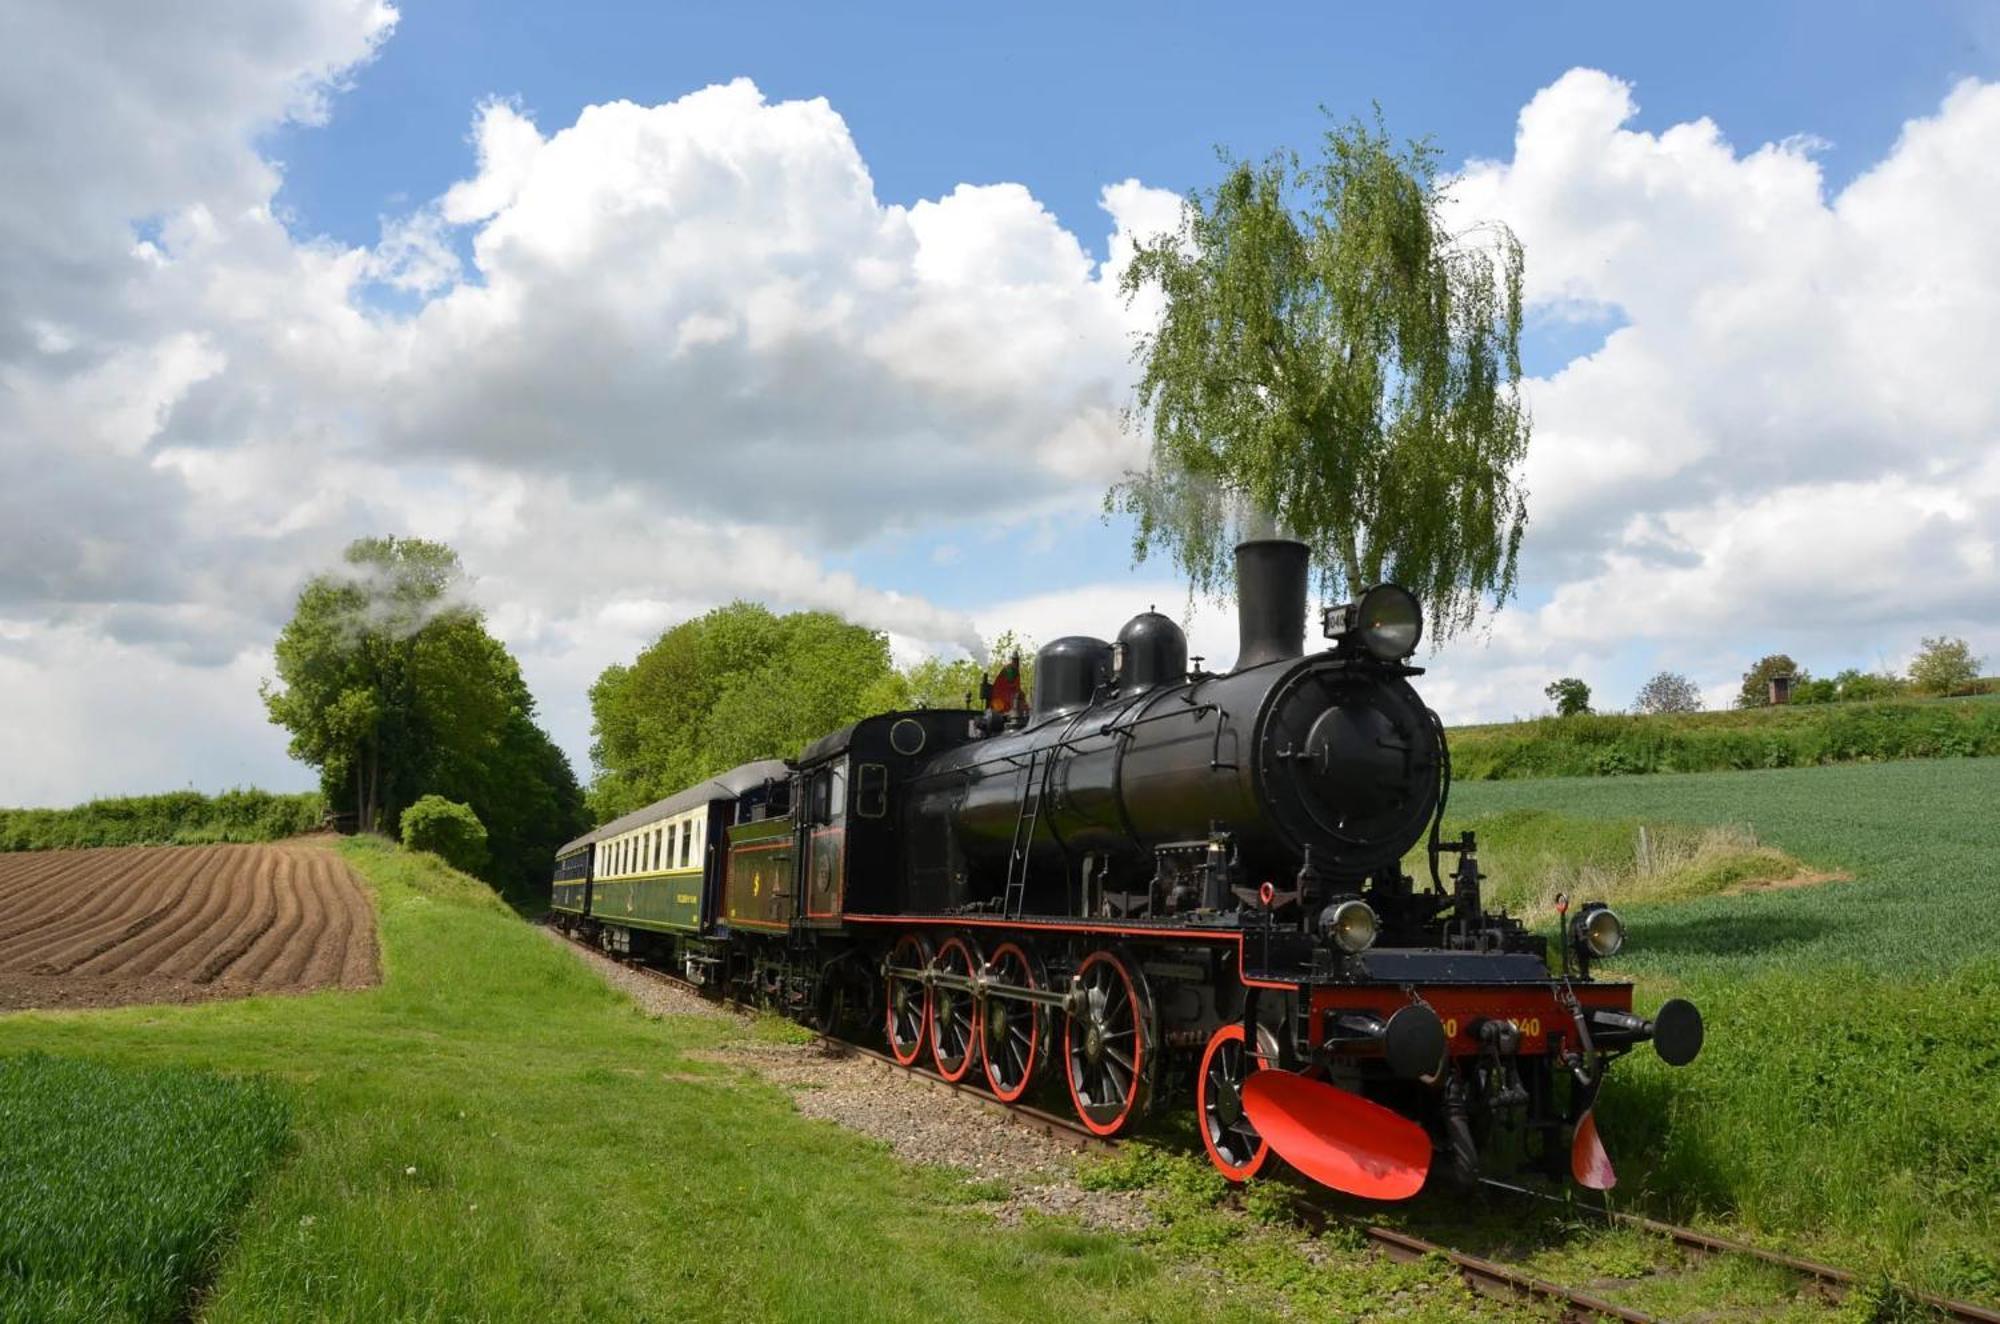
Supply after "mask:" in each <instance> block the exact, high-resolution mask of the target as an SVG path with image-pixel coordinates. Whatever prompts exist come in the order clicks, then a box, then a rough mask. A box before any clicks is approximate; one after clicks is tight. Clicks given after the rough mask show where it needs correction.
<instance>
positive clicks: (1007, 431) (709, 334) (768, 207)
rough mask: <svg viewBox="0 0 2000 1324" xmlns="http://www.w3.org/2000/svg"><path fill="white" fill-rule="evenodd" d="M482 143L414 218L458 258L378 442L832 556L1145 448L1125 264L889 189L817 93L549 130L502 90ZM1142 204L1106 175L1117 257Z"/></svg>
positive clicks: (1008, 200) (709, 103)
mask: <svg viewBox="0 0 2000 1324" xmlns="http://www.w3.org/2000/svg"><path fill="white" fill-rule="evenodd" d="M474 139H475V142H476V145H477V153H478V162H479V169H478V171H477V173H476V174H475V175H473V176H472V177H471V178H469V179H467V180H464V181H462V182H461V183H459V184H457V185H454V186H453V187H452V188H451V189H450V190H449V191H448V192H446V194H445V195H444V196H443V198H442V199H440V200H439V201H438V203H437V204H436V205H435V206H434V208H432V209H431V210H430V212H428V213H427V215H429V216H432V217H435V218H436V220H437V221H438V223H440V224H442V225H445V226H466V227H472V228H473V235H472V241H471V247H472V252H473V255H474V264H475V267H476V272H475V273H473V278H471V279H468V280H466V281H464V282H463V283H460V284H457V285H456V286H455V287H453V288H451V289H450V290H449V291H448V292H446V293H444V294H442V295H441V296H440V297H438V298H436V299H434V300H432V301H431V302H429V303H428V304H427V305H426V306H425V307H424V308H423V309H422V311H421V312H420V313H418V314H417V315H416V316H415V317H414V318H412V319H411V320H410V321H409V323H408V324H407V325H406V326H402V327H399V328H397V334H396V336H395V337H394V339H395V341H396V345H395V350H394V357H395V362H394V367H393V369H392V370H391V371H390V372H389V373H388V375H387V376H386V377H385V379H384V381H383V382H382V383H381V387H380V399H381V400H382V402H383V404H382V412H381V425H380V428H379V430H378V432H377V437H376V439H377V443H378V444H379V445H380V446H381V447H383V448H385V449H389V450H393V451H395V452H397V453H403V454H407V453H420V454H437V455H450V456H462V457H470V458H474V459H477V460H479V461H482V462H486V463H497V464H504V465H507V466H509V467H518V468H523V469H533V470H554V471H559V472H562V473H566V474H578V475H589V476H591V477H592V478H594V479H595V480H596V481H598V482H600V483H602V484H605V485H618V486H620V487H622V488H624V489H626V490H630V491H636V492H644V493H645V494H646V498H647V499H648V500H651V501H655V502H661V503H665V504H667V505H669V506H670V507H671V508H672V509H674V510H676V511H678V512H680V513H684V514H690V515H695V516H699V517H706V518H712V519H719V520H753V521H758V522H765V523H771V522H779V521H782V522H784V523H785V524H787V525H789V526H791V527H794V528H800V529H803V530H804V531H805V532H807V533H808V534H809V535H811V536H812V537H813V538H815V539H816V540H817V541H820V542H822V543H834V544H837V543H841V542H847V541H852V540H856V539H860V538H865V537H867V536H870V535H872V534H875V533H877V532H880V531H882V530H883V529H885V528H888V529H903V528H909V527H915V526H919V525H922V524H925V523H929V522H932V521H935V520H936V519H937V518H938V517H939V515H940V513H941V512H951V513H953V514H957V513H961V512H963V511H964V510H966V509H968V508H977V509H979V510H982V511H986V512H989V513H993V514H997V515H1006V514H1009V513H1012V512H1014V511H1016V510H1019V509H1021V508H1023V507H1025V506H1027V505H1030V504H1032V503H1034V502H1037V501H1042V500H1047V499H1049V498H1050V497H1052V496H1056V495H1068V494H1071V493H1073V491H1074V489H1075V486H1076V485H1077V483H1078V482H1079V480H1082V479H1086V478H1101V477H1104V476H1108V475H1115V474H1116V473H1117V472H1119V471H1120V470H1121V469H1122V468H1123V467H1125V466H1127V465H1128V464H1130V463H1132V462H1133V461H1134V459H1135V458H1136V457H1135V455H1134V453H1133V449H1132V441H1131V439H1130V438H1129V437H1128V436H1127V435H1126V434H1125V433H1124V432H1123V430H1122V429H1121V428H1120V426H1119V411H1120V410H1121V409H1122V407H1123V406H1124V405H1125V403H1126V402H1127V393H1128V390H1129V385H1128V383H1129V378H1130V372H1129V365H1128V363H1127V355H1128V352H1129V349H1128V346H1129V338H1130V331H1131V328H1132V326H1133V320H1132V318H1133V314H1132V313H1130V312H1128V311H1127V309H1126V308H1125V305H1124V301H1123V300H1122V299H1121V298H1120V297H1119V296H1118V294H1117V290H1116V281H1117V276H1118V273H1119V270H1120V269H1121V267H1120V264H1119V263H1117V262H1111V263H1106V264H1103V265H1102V266H1101V267H1100V264H1098V263H1096V262H1095V261H1093V260H1092V259H1091V257H1090V256H1089V255H1088V254H1087V253H1086V252H1085V250H1084V248H1083V246H1082V244H1081V243H1080V242H1079V241H1078V240H1077V238H1076V236H1075V235H1073V234H1071V233H1070V232H1069V231H1067V230H1065V229H1064V228H1063V227H1062V226H1061V225H1060V224H1059V223H1058V222H1057V221H1056V219H1055V218H1054V216H1052V215H1051V214H1050V213H1049V212H1048V210H1047V209H1046V208H1044V207H1043V206H1042V205H1041V204H1040V203H1039V202H1037V201H1036V200H1035V198H1034V196H1033V195H1032V194H1030V193H1029V192H1028V190H1027V189H1025V188H1023V187H1022V186H1020V185H1018V184H1008V183H1003V184H992V185H979V186H975V185H970V184H967V185H961V186H959V187H958V188H956V189H954V190H953V191H952V192H951V193H949V194H947V195H946V196H944V197H942V198H938V199H935V200H922V201H918V202H916V203H914V204H912V205H910V206H902V205H898V204H891V203H884V202H882V201H881V200H879V199H878V198H877V197H876V195H875V191H874V185H873V181H872V180H871V178H870V176H869V173H868V169H867V166H866V164H865V163H864V162H863V160H862V159H861V155H860V152H859V151H858V149H857V148H856V147H855V144H854V142H853V139H852V137H851V136H850V134H849V133H848V130H847V126H846V124H845V123H844V121H842V119H841V118H840V116H839V115H838V113H836V112H835V111H834V109H833V108H832V107H831V106H829V105H828V104H827V103H826V102H825V101H824V100H811V101H792V102H780V103H772V102H769V101H767V100H766V99H765V98H764V96H763V95H762V94H761V93H760V92H759V91H758V90H757V88H756V87H755V86H754V85H753V84H751V83H750V82H748V81H747V80H741V79H739V80H737V81H735V82H732V83H728V84H725V85H718V86H714V87H709V88H706V89H703V90H701V91H698V92H694V93H691V94H689V95H687V96H685V97H682V98H680V99H679V100H677V101H673V102H669V103H666V104H664V105H657V106H637V105H633V104H630V103H627V102H618V103H613V104H609V105H600V106H592V107H589V108H588V109H586V110H585V111H584V112H583V113H582V114H581V115H580V116H579V117H578V119H577V121H576V123H575V124H573V125H571V126H569V127H567V128H562V129H559V130H557V131H555V132H553V133H550V134H548V135H547V136H544V135H543V133H542V132H541V131H540V130H539V129H538V127H537V126H536V125H534V124H533V123H532V122H530V121H529V120H528V119H527V117H526V116H525V115H524V114H523V113H522V112H521V111H520V110H519V109H518V108H517V107H515V106H514V105H512V104H510V103H506V102H492V103H489V104H487V105H486V106H485V107H483V108H482V110H481V112H480V115H479V120H478V123H477V126H476V129H475V133H474ZM1162 197H1166V198H1168V199H1169V200H1170V201H1171V195H1162V194H1160V193H1159V191H1158V190H1148V189H1145V188H1144V187H1143V186H1141V185H1138V184H1136V183H1133V182H1127V183H1125V184H1121V185H1118V186H1116V187H1114V188H1112V189H1108V190H1107V191H1106V194H1105V206H1106V210H1107V211H1108V213H1109V214H1110V216H1111V218H1112V221H1113V224H1114V226H1116V227H1117V229H1116V230H1115V232H1114V235H1113V237H1112V241H1111V243H1112V247H1113V250H1114V255H1120V254H1125V253H1129V251H1130V247H1131V243H1132V237H1131V235H1130V234H1129V233H1127V232H1126V230H1125V228H1124V227H1125V224H1126V223H1127V221H1128V220H1138V221H1143V222H1146V223H1149V224H1150V223H1151V222H1152V221H1154V220H1155V219H1157V217H1158V215H1159V213H1160V211H1161V206H1160V199H1161V198H1162ZM411 233H423V230H422V227H420V226H409V225H406V226H404V227H403V228H402V229H399V230H398V232H397V234H398V237H399V238H402V237H404V236H406V235H409V234H411ZM419 265H420V270H422V271H423V272H424V274H426V275H430V274H432V273H434V272H435V271H436V269H437V266H438V264H436V263H431V262H424V263H421V264H419Z"/></svg>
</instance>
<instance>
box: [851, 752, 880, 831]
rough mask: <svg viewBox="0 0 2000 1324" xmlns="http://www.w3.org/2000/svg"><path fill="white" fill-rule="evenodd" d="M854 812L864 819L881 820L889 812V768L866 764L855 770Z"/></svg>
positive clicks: (877, 764)
mask: <svg viewBox="0 0 2000 1324" xmlns="http://www.w3.org/2000/svg"><path fill="white" fill-rule="evenodd" d="M854 812H855V813H856V814H858V815H860V816H861V817H862V818H880V817H882V815H884V814H886V813H888V812H889V769H888V768H886V767H885V766H883V765H882V764H880V763H864V764H862V765H861V766H860V767H858V768H856V769H855V770H854Z"/></svg>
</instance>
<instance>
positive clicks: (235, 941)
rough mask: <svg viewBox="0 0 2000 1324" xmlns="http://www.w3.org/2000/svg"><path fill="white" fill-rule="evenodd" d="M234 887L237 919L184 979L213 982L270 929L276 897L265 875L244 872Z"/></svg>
mask: <svg viewBox="0 0 2000 1324" xmlns="http://www.w3.org/2000/svg"><path fill="white" fill-rule="evenodd" d="M236 889H237V892H238V893H239V894H240V895H239V898H238V919H237V922H236V924H235V925H234V927H232V928H231V929H230V930H229V932H228V933H227V934H226V935H225V936H224V938H223V940H222V942H220V943H218V944H217V945H216V947H215V949H214V950H213V951H211V952H210V953H209V954H208V955H207V957H205V958H204V959H203V960H202V962H201V963H200V964H199V965H197V966H195V967H194V969H192V970H191V971H189V972H188V978H190V979H192V980H193V981H194V982H195V983H197V984H212V983H214V982H215V981H216V980H217V979H218V978H220V977H221V976H222V975H223V973H224V972H226V971H227V970H228V969H229V967H230V966H232V965H234V964H236V962H238V961H240V960H242V959H243V957H244V954H245V953H247V952H248V951H249V950H250V948H251V947H253V946H254V945H255V944H256V942H257V939H259V938H261V937H263V936H264V934H265V933H266V932H267V931H268V930H269V929H270V927H271V923H272V921H274V920H276V919H277V918H278V902H277V897H276V895H275V894H274V893H273V890H272V886H271V878H270V875H269V874H267V873H264V872H262V871H257V872H251V873H247V874H246V875H245V876H244V877H242V878H241V879H239V880H238V881H237V884H236Z"/></svg>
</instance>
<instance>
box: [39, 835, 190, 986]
mask: <svg viewBox="0 0 2000 1324" xmlns="http://www.w3.org/2000/svg"><path fill="white" fill-rule="evenodd" d="M110 854H111V853H110V852H106V855H107V856H109V855H110ZM121 854H122V853H121ZM178 863H179V861H177V860H176V859H175V857H174V856H173V855H171V854H170V853H168V852H165V851H152V850H149V851H146V852H145V853H144V855H142V856H138V857H136V858H127V859H125V860H122V861H121V860H119V859H115V858H106V859H104V860H101V861H99V864H100V868H99V869H97V870H95V871H93V872H92V873H91V874H89V875H88V876H87V877H85V878H84V879H83V881H82V882H76V883H73V884H72V885H71V886H70V887H68V888H60V889H53V890H51V891H50V892H49V893H48V894H47V895H45V896H44V897H42V898H41V902H40V904H39V905H37V906H35V908H34V912H33V917H32V919H31V921H30V922H29V923H26V924H9V925H8V927H9V928H10V929H11V930H12V931H11V932H10V933H9V935H8V937H7V939H6V940H5V941H4V942H0V969H26V968H29V967H39V966H44V965H47V966H51V967H53V968H54V969H56V970H66V969H68V968H69V967H70V966H72V965H74V964H76V963H77V962H78V961H82V960H85V959H87V958H86V957H84V956H76V957H74V958H73V959H72V956H71V953H72V952H73V951H74V950H76V949H78V948H90V947H91V946H92V944H93V943H94V942H95V941H96V940H97V939H98V938H99V937H101V936H102V935H104V934H107V933H112V934H123V933H125V932H126V931H128V930H129V929H131V927H132V926H133V925H134V924H135V923H141V922H144V923H151V922H153V921H154V920H155V919H157V918H158V917H159V914H160V913H161V912H162V911H163V910H164V909H165V908H166V905H167V897H166V895H165V894H161V893H156V892H155V890H154V885H155V882H156V880H158V879H160V878H162V877H165V876H169V875H171V874H173V873H174V872H176V865H177V864H178ZM121 865H122V866H123V867H121ZM86 885H88V886H90V887H91V889H92V890H91V893H90V895H89V897H88V898H87V899H86V900H84V901H82V902H81V903H79V904H75V905H70V904H69V902H70V898H71V894H72V893H73V892H74V891H75V890H77V889H80V888H82V887H84V886H86Z"/></svg>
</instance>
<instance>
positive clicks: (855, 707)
mask: <svg viewBox="0 0 2000 1324" xmlns="http://www.w3.org/2000/svg"><path fill="white" fill-rule="evenodd" d="M894 675H895V672H894V669H893V667H892V666H891V664H890V658H889V641H888V638H887V637H886V636H885V635H883V634H882V633H881V632H880V631H877V630H870V629H867V628H866V627H864V626H859V625H851V624H849V623H848V622H846V621H844V620H842V619H840V618H839V617H838V616H835V615H832V614H831V613H828V612H797V613H794V614H791V615H786V616H778V615H775V614H773V613H772V612H771V611H770V610H769V609H768V608H765V607H763V606H760V605H758V604H756V603H751V602H733V603H730V604H729V605H728V606H726V607H718V608H716V609H715V610H714V611H711V612H709V613H708V614H707V615H705V616H701V617H698V618H696V619H694V620H691V621H683V622H682V623H681V624H679V625H676V626H674V627H673V628H672V629H670V630H668V631H667V632H666V633H664V634H662V635H661V636H660V637H659V638H658V639H657V640H655V641H654V642H653V644H652V645H651V646H650V647H648V648H647V649H646V650H645V651H644V652H642V653H640V654H639V656H638V657H637V658H635V659H634V660H633V661H632V662H631V663H630V664H629V665H616V666H611V667H607V668H605V670H604V672H603V673H602V674H601V675H599V676H598V678H597V682H596V683H595V684H594V685H592V686H591V687H590V711H591V716H592V728H591V731H592V736H593V742H592V745H591V750H590V754H591V759H592V761H593V762H594V763H595V764H596V765H597V769H598V775H597V780H596V782H595V783H594V784H593V786H592V788H591V809H592V811H593V812H594V813H595V814H596V816H597V818H598V820H599V821H600V822H602V821H605V820H607V819H609V818H613V817H616V816H617V815H619V814H622V813H626V812H628V811H630V810H632V809H636V808H638V807H640V806H641V805H644V804H647V803H650V802H651V801H653V800H657V799H660V798H661V797H663V796H666V795H670V794H672V793H673V792H675V791H677V790H680V789H681V788H682V787H685V786H689V785H691V784H693V783H694V782H697V781H700V780H701V779H702V778H704V777H712V776H714V775H715V774H716V773H718V772H723V771H725V770H727V769H729V768H732V767H735V766H736V765H737V764H739V763H747V762H749V761H751V760H753V759H761V758H794V757H797V755H798V753H799V751H800V750H801V749H803V748H804V747H805V746H806V745H807V744H809V743H811V742H812V741H813V740H816V739H818V738H819V737H820V736H822V735H825V734H826V733H827V732H829V731H832V730H834V729H836V728H838V727H840V726H843V725H845V724H846V723H848V722H852V721H854V720H855V719H857V718H859V717H862V716H865V715H866V714H868V713H869V712H873V711H881V710H882V709H883V708H885V707H893V706H895V704H894V703H893V702H892V701H891V700H893V698H894V697H895V694H894V690H893V687H892V682H891V678H892V677H893V676H894Z"/></svg>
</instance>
